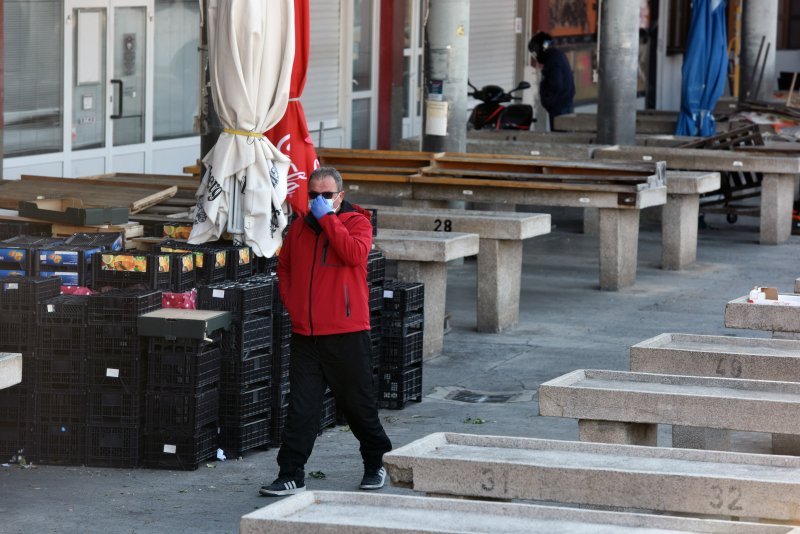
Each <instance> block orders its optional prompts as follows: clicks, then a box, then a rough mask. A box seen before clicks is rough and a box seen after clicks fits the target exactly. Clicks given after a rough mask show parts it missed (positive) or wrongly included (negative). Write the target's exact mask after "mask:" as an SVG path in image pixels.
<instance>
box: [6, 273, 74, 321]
mask: <svg viewBox="0 0 800 534" xmlns="http://www.w3.org/2000/svg"><path fill="white" fill-rule="evenodd" d="M60 294H61V279H60V278H56V277H52V278H42V277H39V276H9V277H2V278H0V311H10V312H14V313H15V314H18V313H20V312H36V311H37V310H38V308H39V302H41V301H43V300H45V299H49V298H52V297H56V296H58V295H60Z"/></svg>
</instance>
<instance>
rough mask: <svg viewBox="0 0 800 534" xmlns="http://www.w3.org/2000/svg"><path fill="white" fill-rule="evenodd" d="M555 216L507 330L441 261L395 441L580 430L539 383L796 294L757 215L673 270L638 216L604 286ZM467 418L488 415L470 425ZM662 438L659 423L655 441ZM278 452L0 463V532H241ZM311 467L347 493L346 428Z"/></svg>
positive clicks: (530, 250)
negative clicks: (159, 461)
mask: <svg viewBox="0 0 800 534" xmlns="http://www.w3.org/2000/svg"><path fill="white" fill-rule="evenodd" d="M553 221H554V223H555V225H556V227H555V228H554V229H553V233H551V234H550V235H548V236H544V237H541V238H536V239H533V240H529V241H528V242H527V243H526V245H525V260H524V261H525V266H524V278H523V283H522V286H523V293H522V299H521V300H522V308H521V317H520V319H521V320H520V324H519V326H518V327H517V328H515V329H513V330H511V331H509V332H505V333H502V334H496V335H487V334H478V333H477V332H475V330H474V325H475V308H474V307H475V262H474V261H466V262H465V263H464V264H463V265H454V266H452V267H451V268H450V271H449V286H448V295H447V299H448V301H447V308H448V310H449V311H450V312H451V314H452V331H451V332H450V333H449V334H448V335H447V336H446V337H445V344H444V353H443V354H442V355H441V356H439V357H437V358H434V359H431V360H429V361H427V362H425V367H424V379H423V381H424V384H423V387H424V393H425V395H426V396H425V398H424V399H423V402H422V403H419V404H417V403H411V404H410V405H409V406H407V408H406V409H405V410H402V411H388V410H385V411H382V412H381V419H382V420H383V422H384V425H385V427H386V430H387V432H388V434H389V436H390V437H391V439H392V441H393V442H394V444H395V446H400V445H403V444H406V443H408V442H410V441H412V440H414V439H416V438H419V437H421V436H424V435H426V434H428V433H431V432H435V431H442V430H447V431H456V432H473V433H481V434H497V435H516V436H530V437H542V438H554V439H576V438H577V424H576V422H575V421H573V420H562V419H555V418H544V417H538V416H537V405H536V397H535V393H536V388H537V386H538V385H539V384H540V383H541V382H543V381H545V380H548V379H550V378H553V377H556V376H559V375H561V374H563V373H566V372H568V371H572V370H574V369H578V368H597V369H627V365H628V353H627V350H628V347H629V346H630V345H631V344H633V343H636V342H638V341H642V340H644V339H646V338H649V337H652V336H655V335H657V334H660V333H662V332H686V333H698V334H724V335H735V336H748V335H749V336H754V337H765V336H766V335H767V334H766V333H764V332H748V331H741V330H728V329H726V328H725V327H724V324H723V311H724V307H725V303H726V302H727V301H728V300H731V299H733V298H735V297H739V296H741V295H744V294H746V293H747V292H748V291H749V290H750V289H751V288H752V287H753V286H754V285H756V284H760V285H774V286H777V287H778V289H779V290H780V291H781V292H786V293H788V292H792V290H793V287H794V279H795V278H796V277H798V276H800V266H798V257H799V256H798V251H800V247H798V245H800V236H793V237H792V238H791V240H790V242H789V243H788V244H784V245H780V246H777V247H769V246H760V245H758V244H757V240H758V231H757V227H756V226H755V224H756V222H757V221H756V220H755V219H747V218H743V219H740V220H739V223H737V224H735V225H729V224H727V223H726V222H725V221H724V219H723V218H722V217H709V218H708V222H709V224H710V225H711V226H712V227H713V229H704V230H701V233H700V240H699V251H698V263H697V264H696V265H694V266H692V267H691V268H689V269H687V270H685V271H680V272H675V271H662V270H661V269H659V267H658V265H659V258H660V232H659V230H658V226H657V225H656V224H654V223H645V224H644V228H643V230H642V232H641V235H640V242H639V271H638V278H637V282H636V285H635V286H634V287H632V288H628V289H625V290H623V291H620V292H602V291H599V290H598V266H597V241H596V239H595V238H593V237H591V236H585V235H583V234H581V233H579V228H580V213H579V212H578V211H576V210H558V211H555V212H554V218H553ZM444 388H457V389H467V390H472V391H483V392H501V393H513V394H516V395H518V396H521V397H522V400H521V401H520V402H509V403H502V404H486V403H481V404H475V403H466V402H456V401H451V400H442V399H441V397H443V396H444V394H445V393H446V392H447V391H450V390H447V389H444ZM436 397H439V398H436ZM476 419H478V420H482V421H485V422H484V423H482V424H472V423H471V422H469V421H470V420H472V421H474V420H476ZM667 438H668V429H663V430H662V435H661V437H660V439H667ZM757 441H758V437H755V438H754V443H756V444H757ZM275 454H276V451H275V450H267V451H259V452H254V453H250V454H248V455H247V456H246V457H245V458H244V459H242V460H229V461H226V462H214V463H210V464H208V466H207V467H206V466H203V467H201V468H200V469H198V470H197V471H194V472H175V471H158V470H147V469H98V468H84V467H49V466H40V467H36V468H31V469H20V468H18V467H15V466H12V467H8V468H0V531H1V532H9V533H12V532H13V533H16V532H25V533H29V532H115V533H124V532H171V533H179V532H193V533H199V532H215V533H220V532H237V531H238V524H239V518H240V517H241V516H242V515H243V514H245V513H247V512H249V511H251V510H253V509H256V508H259V507H261V506H265V505H267V504H269V503H270V502H273V501H271V500H270V499H268V498H263V497H259V496H258V487H259V486H260V484H261V483H262V482H264V481H269V480H271V479H272V478H273V477H274V475H275V470H276V467H275ZM311 471H321V472H323V473H324V474H325V475H326V478H325V479H324V480H316V479H309V480H307V485H308V487H309V488H310V489H325V490H353V489H355V488H356V485H357V484H358V481H359V479H360V476H361V465H360V458H359V456H358V453H357V444H356V442H355V439H354V438H353V436H352V434H350V433H349V432H347V431H346V430H345V429H344V428H343V427H336V428H333V429H331V430H328V431H326V432H324V433H323V434H322V435H321V436H320V437H319V439H318V440H317V445H316V448H315V451H314V454H313V456H312V457H311V459H310V461H309V464H308V466H307V472H311ZM383 491H387V492H398V493H401V492H407V490H398V489H395V488H386V489H385V490H383Z"/></svg>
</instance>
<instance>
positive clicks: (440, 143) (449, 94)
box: [422, 0, 469, 152]
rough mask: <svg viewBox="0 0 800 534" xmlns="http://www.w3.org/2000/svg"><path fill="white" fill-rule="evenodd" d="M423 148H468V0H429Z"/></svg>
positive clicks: (462, 149) (448, 150)
mask: <svg viewBox="0 0 800 534" xmlns="http://www.w3.org/2000/svg"><path fill="white" fill-rule="evenodd" d="M425 58H426V60H425V83H424V91H423V94H424V96H425V99H424V105H423V111H422V150H431V151H435V152H443V151H446V152H466V151H467V90H468V86H467V75H468V72H467V70H468V59H469V0H430V3H429V5H428V19H427V23H426V24H425Z"/></svg>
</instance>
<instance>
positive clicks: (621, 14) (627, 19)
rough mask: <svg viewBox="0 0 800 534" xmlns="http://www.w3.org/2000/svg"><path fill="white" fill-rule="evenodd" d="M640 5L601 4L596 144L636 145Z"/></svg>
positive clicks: (609, 0) (610, 0)
mask: <svg viewBox="0 0 800 534" xmlns="http://www.w3.org/2000/svg"><path fill="white" fill-rule="evenodd" d="M639 9H640V2H631V1H630V0H603V1H602V2H600V29H599V32H598V40H599V44H600V59H599V69H598V71H599V72H598V73H599V79H600V86H599V88H598V90H599V93H598V100H597V143H598V144H611V145H635V144H636V106H635V102H636V81H637V75H638V72H639Z"/></svg>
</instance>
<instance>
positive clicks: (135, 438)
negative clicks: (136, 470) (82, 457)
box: [86, 424, 142, 467]
mask: <svg viewBox="0 0 800 534" xmlns="http://www.w3.org/2000/svg"><path fill="white" fill-rule="evenodd" d="M141 442H142V437H141V433H140V432H139V427H138V426H135V425H114V424H101V425H89V426H87V429H86V465H88V466H89V467H137V466H138V465H139V455H140V453H141V450H142V447H141Z"/></svg>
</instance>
